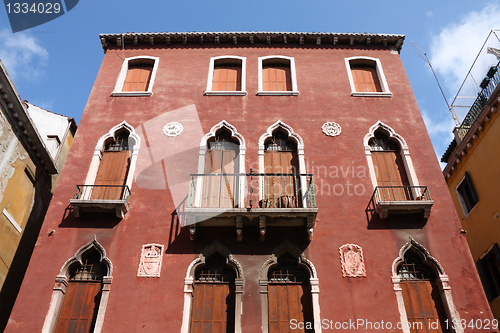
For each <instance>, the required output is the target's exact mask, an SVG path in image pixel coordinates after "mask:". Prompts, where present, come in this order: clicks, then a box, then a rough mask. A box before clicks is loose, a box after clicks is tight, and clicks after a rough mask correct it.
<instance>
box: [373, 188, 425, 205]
mask: <svg viewBox="0 0 500 333" xmlns="http://www.w3.org/2000/svg"><path fill="white" fill-rule="evenodd" d="M373 199H375V202H376V203H378V202H383V201H431V200H432V198H431V193H430V192H429V188H428V187H427V186H377V187H376V188H375V191H374V192H373Z"/></svg>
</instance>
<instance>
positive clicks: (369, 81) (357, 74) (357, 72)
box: [351, 65, 382, 92]
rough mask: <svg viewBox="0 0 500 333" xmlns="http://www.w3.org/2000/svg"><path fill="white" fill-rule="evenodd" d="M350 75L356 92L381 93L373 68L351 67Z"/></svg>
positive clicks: (364, 66) (375, 70) (375, 71)
mask: <svg viewBox="0 0 500 333" xmlns="http://www.w3.org/2000/svg"><path fill="white" fill-rule="evenodd" d="M351 74H352V79H353V81H354V87H355V89H356V91H357V92H381V91H382V88H381V86H380V81H379V79H378V74H377V69H376V68H375V66H369V65H351Z"/></svg>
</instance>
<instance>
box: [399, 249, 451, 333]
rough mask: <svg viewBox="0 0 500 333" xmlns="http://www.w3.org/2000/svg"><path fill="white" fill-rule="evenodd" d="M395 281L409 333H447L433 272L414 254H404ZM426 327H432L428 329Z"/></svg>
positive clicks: (442, 307)
mask: <svg viewBox="0 0 500 333" xmlns="http://www.w3.org/2000/svg"><path fill="white" fill-rule="evenodd" d="M398 277H399V278H400V287H401V289H402V294H403V300H404V305H405V309H406V316H407V319H408V323H409V324H410V325H409V327H410V332H429V333H430V332H433V333H435V332H436V333H441V332H442V333H445V332H450V331H449V329H448V326H449V325H447V324H446V322H445V320H446V319H447V316H446V311H445V308H444V305H443V301H442V299H441V295H440V292H439V288H438V284H437V281H436V279H437V276H436V272H435V270H434V269H432V267H430V266H428V265H426V264H425V263H424V262H423V260H422V258H420V257H419V256H418V254H417V253H415V252H413V251H408V252H407V253H406V254H405V256H404V260H403V262H402V263H401V264H400V265H399V267H398ZM430 323H433V324H434V326H432V328H431V327H429V326H430ZM436 323H437V325H436ZM435 326H438V327H437V329H435ZM417 328H418V329H417Z"/></svg>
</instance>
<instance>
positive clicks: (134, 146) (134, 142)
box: [84, 121, 141, 191]
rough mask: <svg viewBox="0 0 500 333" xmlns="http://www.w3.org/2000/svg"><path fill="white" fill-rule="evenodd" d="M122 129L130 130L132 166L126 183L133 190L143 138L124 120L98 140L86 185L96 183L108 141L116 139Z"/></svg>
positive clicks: (129, 141)
mask: <svg viewBox="0 0 500 333" xmlns="http://www.w3.org/2000/svg"><path fill="white" fill-rule="evenodd" d="M121 129H126V130H127V131H128V132H129V137H128V146H129V151H130V166H129V170H128V174H127V180H126V182H125V185H126V186H128V189H129V191H130V190H132V183H133V178H134V177H133V175H134V172H135V166H136V163H137V157H138V155H139V147H140V145H141V140H140V138H139V136H138V135H137V133H136V132H135V130H134V128H133V127H132V126H130V125H129V124H128V123H127V122H126V121H122V122H121V123H120V124H118V125H116V126H114V127H113V128H111V129H110V130H109V132H108V133H106V134H104V135H103V136H102V137H101V138H100V139H99V141H97V145H96V146H95V149H94V155H93V156H92V161H91V162H90V167H89V171H88V173H87V177H86V179H85V184H84V185H94V183H95V179H96V177H97V171H98V170H99V165H100V164H101V160H102V154H103V152H104V148H105V145H106V142H107V141H109V140H113V139H115V134H116V133H117V132H118V131H119V130H121Z"/></svg>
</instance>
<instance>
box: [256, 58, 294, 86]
mask: <svg viewBox="0 0 500 333" xmlns="http://www.w3.org/2000/svg"><path fill="white" fill-rule="evenodd" d="M262 89H263V90H264V91H291V90H292V77H291V73H290V65H287V64H267V65H264V66H263V68H262Z"/></svg>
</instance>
